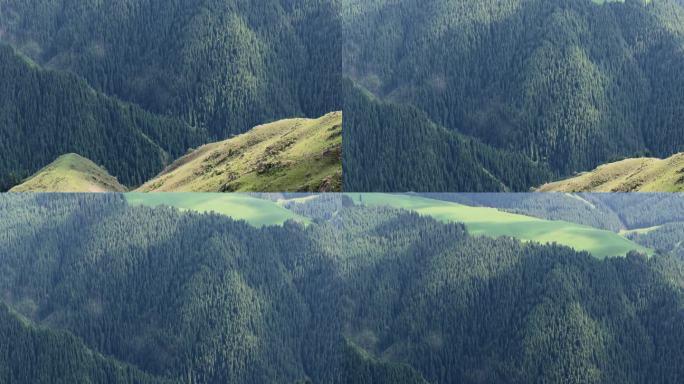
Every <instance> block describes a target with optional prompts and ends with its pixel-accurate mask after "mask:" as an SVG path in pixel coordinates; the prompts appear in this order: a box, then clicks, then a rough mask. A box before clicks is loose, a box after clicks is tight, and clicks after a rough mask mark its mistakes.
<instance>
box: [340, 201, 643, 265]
mask: <svg viewBox="0 0 684 384" xmlns="http://www.w3.org/2000/svg"><path fill="white" fill-rule="evenodd" d="M350 196H351V197H352V198H354V200H355V201H357V202H359V203H361V204H366V205H372V206H377V205H381V206H390V207H395V208H402V209H409V210H412V211H415V212H417V213H419V214H421V215H425V216H430V217H433V218H435V219H437V220H439V221H442V222H446V223H449V222H451V223H463V224H465V225H466V228H468V231H469V232H470V233H471V234H473V235H485V236H489V237H499V236H510V237H513V238H516V239H519V240H523V241H534V242H539V243H542V244H546V243H557V244H561V245H566V246H569V247H572V248H574V249H576V250H578V251H587V252H589V253H591V254H592V255H594V256H596V257H599V258H603V257H607V256H624V255H626V254H627V253H629V252H631V251H638V252H643V253H650V252H651V251H649V250H647V249H646V248H644V247H642V246H640V245H638V244H636V243H633V242H632V241H630V240H627V239H626V238H624V237H622V236H620V235H619V234H616V233H614V232H611V231H606V230H600V229H596V228H593V227H589V226H585V225H578V224H574V223H570V222H566V221H550V220H543V219H538V218H535V217H531V216H523V215H519V214H513V213H508V212H503V211H500V210H498V209H495V208H486V207H470V206H466V205H462V204H456V203H452V202H447V201H441V200H434V199H429V198H424V197H418V196H411V195H388V194H350Z"/></svg>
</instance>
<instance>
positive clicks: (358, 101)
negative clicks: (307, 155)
mask: <svg viewBox="0 0 684 384" xmlns="http://www.w3.org/2000/svg"><path fill="white" fill-rule="evenodd" d="M344 84H345V95H346V99H345V106H344V107H345V119H344V130H345V131H344V132H345V133H344V139H343V140H344V145H343V146H344V156H343V159H342V161H343V163H344V175H343V176H344V185H345V190H348V191H365V192H384V191H420V192H449V191H471V192H478V191H519V190H526V189H527V188H528V187H529V185H538V184H540V183H542V182H543V181H544V180H548V179H549V178H550V175H551V172H550V170H549V169H548V167H547V166H545V165H541V164H537V163H534V162H532V161H530V160H529V159H528V158H527V157H525V156H524V155H521V154H517V153H514V152H511V151H507V150H502V149H496V148H493V147H492V146H489V145H486V144H483V143H482V142H481V141H480V140H477V139H473V138H469V137H467V136H465V135H462V134H459V133H457V132H453V131H449V130H447V129H445V128H444V127H442V126H440V125H438V124H435V123H434V122H432V121H431V120H430V119H429V118H428V116H427V115H426V114H425V113H424V112H422V111H420V110H419V109H417V108H415V107H413V106H407V105H398V104H393V103H387V102H382V101H378V100H376V99H374V98H372V97H369V95H368V94H367V92H364V91H363V90H362V89H360V88H359V87H358V86H355V85H352V84H351V83H350V82H345V83H344Z"/></svg>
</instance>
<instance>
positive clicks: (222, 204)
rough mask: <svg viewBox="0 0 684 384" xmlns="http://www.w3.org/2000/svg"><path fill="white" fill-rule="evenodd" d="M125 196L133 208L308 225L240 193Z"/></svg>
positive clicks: (257, 223) (254, 222) (272, 204)
mask: <svg viewBox="0 0 684 384" xmlns="http://www.w3.org/2000/svg"><path fill="white" fill-rule="evenodd" d="M125 196H126V200H127V201H128V203H129V204H130V205H132V206H138V205H143V206H149V207H156V206H168V207H174V208H178V209H181V210H189V211H195V212H201V213H205V212H213V213H217V214H221V215H225V216H229V217H231V218H233V219H235V220H245V221H246V222H248V223H250V224H252V225H254V226H264V225H282V224H283V223H285V222H286V221H288V220H294V221H297V222H300V223H307V222H308V220H307V219H306V218H304V217H301V216H299V215H296V214H294V213H292V212H290V211H288V210H287V209H285V208H283V207H281V206H279V205H278V204H277V203H275V202H272V201H268V200H263V199H259V198H257V197H252V196H250V195H245V194H239V193H231V194H216V193H152V194H148V193H127V194H125Z"/></svg>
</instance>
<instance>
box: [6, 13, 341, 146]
mask: <svg viewBox="0 0 684 384" xmlns="http://www.w3.org/2000/svg"><path fill="white" fill-rule="evenodd" d="M0 39H2V40H3V41H5V42H8V43H10V44H12V45H14V46H15V47H17V48H18V49H20V50H21V51H22V52H23V53H24V54H26V55H27V56H29V57H31V58H32V59H33V60H34V61H35V62H37V63H39V64H40V65H43V66H46V67H49V68H54V69H59V70H65V71H70V72H73V73H76V74H78V75H79V76H81V77H82V78H84V79H86V80H87V81H88V83H89V84H90V85H91V86H93V87H94V88H95V89H97V90H100V91H102V92H104V93H106V94H108V95H114V96H117V97H119V98H121V99H123V100H126V101H129V102H133V103H136V104H137V105H139V106H141V107H143V108H145V109H146V110H149V111H152V112H154V113H158V114H165V115H171V116H174V117H177V118H180V119H181V120H183V121H184V122H185V123H187V124H189V125H191V126H195V127H199V128H201V129H206V130H208V131H209V132H210V133H211V136H212V138H214V139H219V138H225V137H228V136H229V135H230V134H238V133H242V132H245V131H247V130H249V129H250V128H251V127H253V126H255V125H257V124H261V123H263V122H264V121H273V120H277V119H282V118H287V117H289V116H302V115H303V116H320V115H322V114H324V113H327V112H330V111H335V110H339V109H341V107H340V105H339V103H340V94H339V92H338V91H337V90H338V88H339V78H340V74H341V65H342V58H341V56H342V50H341V44H340V41H341V28H340V23H339V17H338V12H337V10H336V5H335V3H334V2H330V1H328V0H261V1H258V2H249V1H244V0H240V1H225V0H113V1H106V2H97V1H96V2H93V1H90V2H87V3H85V4H80V5H78V6H76V5H74V4H73V2H72V1H70V0H57V1H55V0H32V1H30V2H26V1H24V0H1V1H0Z"/></svg>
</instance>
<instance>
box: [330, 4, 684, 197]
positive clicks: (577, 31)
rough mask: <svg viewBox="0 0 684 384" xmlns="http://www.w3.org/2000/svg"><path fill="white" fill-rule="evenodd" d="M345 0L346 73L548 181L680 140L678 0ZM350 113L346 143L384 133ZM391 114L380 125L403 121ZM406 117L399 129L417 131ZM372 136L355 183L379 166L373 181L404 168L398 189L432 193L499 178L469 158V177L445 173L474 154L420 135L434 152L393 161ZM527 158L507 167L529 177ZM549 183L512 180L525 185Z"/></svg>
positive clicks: (356, 167)
mask: <svg viewBox="0 0 684 384" xmlns="http://www.w3.org/2000/svg"><path fill="white" fill-rule="evenodd" d="M599 3H602V4H599ZM341 4H342V5H341V15H342V20H343V30H344V37H345V38H344V47H345V49H344V52H345V54H344V66H343V70H344V75H345V77H346V78H347V79H349V80H350V81H353V82H354V83H355V84H356V85H357V86H359V87H361V88H363V89H365V90H367V91H368V92H369V93H370V94H371V95H372V96H373V97H374V98H375V99H377V100H380V101H382V102H384V103H386V104H392V105H398V106H400V107H401V108H404V107H405V106H411V107H415V108H417V109H418V110H420V111H422V112H423V113H424V114H425V115H426V116H427V117H428V118H429V119H430V120H431V121H432V122H433V123H434V124H436V125H438V126H441V127H444V128H445V129H446V130H447V131H449V132H457V133H460V134H463V135H466V136H468V137H472V138H476V139H478V140H479V141H481V142H483V143H484V144H487V145H489V146H492V147H493V148H496V149H502V150H507V151H511V152H513V153H515V154H517V155H519V156H521V157H523V158H525V159H526V160H527V161H528V162H532V163H533V164H539V165H540V166H543V167H544V166H545V167H548V168H549V170H550V171H551V172H550V175H548V176H545V178H546V180H545V182H548V181H552V180H557V179H560V178H563V177H568V176H570V175H573V174H575V173H577V172H581V171H586V170H589V169H593V168H595V167H597V166H598V165H600V164H604V163H606V162H607V161H609V160H610V159H615V158H625V157H633V156H635V155H636V154H639V153H645V152H649V153H652V154H653V155H654V156H656V157H660V158H666V157H669V156H671V155H673V154H675V153H679V152H683V151H684V139H682V138H684V128H682V125H681V124H680V123H679V122H680V121H682V119H683V118H684V112H682V111H684V108H683V106H684V94H683V93H682V92H681V89H682V88H683V87H684V84H683V83H682V82H683V81H684V79H683V78H682V76H679V75H678V74H679V73H681V72H682V70H684V53H683V52H682V50H681V46H682V44H684V24H682V22H681V20H682V19H684V7H683V5H682V2H681V1H674V0H660V1H650V2H645V1H642V0H626V1H624V2H595V1H590V0H572V1H567V0H503V1H500V0H485V1H475V2H474V1H467V0H436V1H430V2H429V4H427V5H426V4H425V2H423V1H418V0H400V1H389V0H370V1H358V0H342V2H341ZM345 112H346V118H347V120H346V121H347V123H346V124H345V131H346V132H347V134H348V135H349V137H348V138H347V139H348V141H349V142H363V143H366V142H368V143H379V142H383V141H384V140H385V137H386V134H387V130H369V129H365V128H367V127H365V126H364V124H365V123H366V121H368V120H371V121H372V119H373V118H374V116H375V115H374V113H373V112H371V113H370V114H369V115H368V116H367V117H366V115H365V114H364V113H366V111H365V110H358V109H356V110H355V109H353V108H352V109H350V110H345ZM356 113H359V114H360V116H355V114H356ZM385 119H386V120H383V121H382V122H381V123H380V124H385V125H394V126H398V127H401V122H396V121H394V120H392V118H391V117H385ZM357 124H358V125H357ZM398 127H396V128H394V131H395V133H396V135H398V138H397V139H396V141H398V142H401V141H402V139H403V137H406V139H407V140H406V141H409V142H410V141H412V140H413V136H412V135H411V134H408V133H406V132H405V130H404V129H403V128H401V129H400V128H398ZM418 130H419V131H420V132H421V134H424V135H428V136H427V137H424V138H422V140H423V141H430V140H434V141H437V142H439V141H440V140H441V137H442V136H443V134H441V133H434V132H432V133H431V132H426V131H425V130H423V129H422V128H418ZM366 147H370V148H368V150H367V154H366V156H365V157H362V158H360V159H359V161H355V162H351V163H349V164H348V168H345V172H347V173H348V174H349V178H348V179H346V180H345V185H346V186H347V187H348V190H352V191H354V190H358V191H363V190H370V189H368V187H371V186H372V185H373V184H372V182H371V181H369V180H366V179H364V178H363V175H364V172H366V173H368V174H375V175H377V176H378V178H376V180H374V181H373V182H374V183H376V185H380V186H381V188H384V187H385V185H387V189H385V191H396V190H397V189H391V188H393V187H394V185H393V183H392V181H391V180H401V179H408V180H407V181H405V182H403V183H401V184H399V185H398V186H399V187H400V188H401V189H398V190H401V191H411V190H416V189H413V186H414V185H420V186H423V189H421V190H425V191H430V190H432V191H441V190H444V191H448V190H450V191H472V192H477V191H484V192H488V191H498V190H501V189H500V188H492V187H491V186H490V185H488V184H485V183H482V182H481V177H480V176H479V175H477V174H472V172H471V171H470V169H471V168H472V167H470V166H469V165H468V164H466V171H464V172H463V173H461V174H460V179H455V180H447V181H445V179H444V177H443V171H442V166H441V163H442V162H445V163H449V160H450V159H452V158H454V157H457V156H460V157H467V156H468V155H469V153H468V151H466V150H464V149H462V148H458V147H456V148H455V149H454V151H453V152H447V153H444V152H443V151H440V152H436V153H435V152H432V151H430V150H429V149H428V148H427V147H418V148H417V152H418V153H419V154H424V155H425V158H424V160H421V158H420V156H419V155H416V156H415V158H416V162H415V163H414V164H408V167H402V168H392V167H391V164H392V163H391V162H392V161H393V159H391V158H386V157H385V156H384V153H383V151H381V150H380V148H379V146H375V147H371V145H367V146H366ZM434 158H437V161H435V160H434ZM433 163H436V164H437V166H436V167H435V168H434V170H432V171H431V170H430V166H431V165H432V164H433ZM388 164H389V165H388ZM518 168H519V171H517V172H513V173H510V172H509V173H508V174H509V176H508V178H509V179H512V180H517V179H521V180H524V179H526V177H524V175H526V174H528V173H529V166H528V165H527V162H525V161H522V162H521V164H520V165H519V167H518ZM513 169H514V170H515V168H514V167H513ZM381 170H382V171H381ZM518 173H520V174H518ZM461 179H462V180H464V181H461ZM502 181H503V182H504V183H505V184H506V180H502ZM444 184H446V186H444ZM541 184H543V182H542V183H537V184H526V185H523V186H521V185H520V184H518V183H513V182H509V183H508V184H506V186H507V187H508V189H510V190H516V191H526V190H528V189H529V188H531V187H535V186H538V185H541ZM372 190H374V191H379V190H380V189H372Z"/></svg>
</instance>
